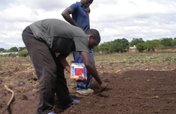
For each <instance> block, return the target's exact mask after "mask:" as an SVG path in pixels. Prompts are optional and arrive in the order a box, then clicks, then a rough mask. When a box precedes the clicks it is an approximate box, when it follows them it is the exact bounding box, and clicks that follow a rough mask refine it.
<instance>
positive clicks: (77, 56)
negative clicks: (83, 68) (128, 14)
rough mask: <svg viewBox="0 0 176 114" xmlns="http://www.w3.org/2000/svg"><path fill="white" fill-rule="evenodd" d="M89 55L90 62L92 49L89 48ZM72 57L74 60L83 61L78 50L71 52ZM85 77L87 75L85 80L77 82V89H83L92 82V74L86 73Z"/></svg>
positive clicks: (92, 55) (92, 58)
mask: <svg viewBox="0 0 176 114" xmlns="http://www.w3.org/2000/svg"><path fill="white" fill-rule="evenodd" d="M89 55H90V58H91V60H92V62H94V54H93V50H89ZM73 57H74V60H75V61H83V60H82V57H81V55H80V54H79V52H73ZM87 77H88V79H87V80H84V81H81V82H77V90H85V89H88V88H89V87H90V84H91V83H92V75H90V74H88V75H87Z"/></svg>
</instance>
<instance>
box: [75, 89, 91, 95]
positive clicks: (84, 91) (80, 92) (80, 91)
mask: <svg viewBox="0 0 176 114" xmlns="http://www.w3.org/2000/svg"><path fill="white" fill-rule="evenodd" d="M77 92H78V93H79V94H81V95H88V94H91V93H93V92H94V90H92V89H87V90H78V91H77Z"/></svg>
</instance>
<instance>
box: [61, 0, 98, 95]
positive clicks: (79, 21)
mask: <svg viewBox="0 0 176 114" xmlns="http://www.w3.org/2000/svg"><path fill="white" fill-rule="evenodd" d="M92 2H93V0H81V1H80V2H76V3H74V4H72V5H71V6H70V7H68V8H66V9H65V10H64V11H63V12H62V16H63V17H64V19H65V20H66V21H67V22H69V23H70V24H72V25H74V26H77V27H80V28H82V29H83V30H84V31H87V30H88V29H90V21H89V13H90V8H89V6H90V5H91V4H92ZM70 15H72V17H71V16H70ZM89 55H90V58H91V60H92V62H93V63H94V62H95V61H94V54H93V50H92V49H90V50H89ZM73 57H74V60H75V61H83V60H82V57H81V55H80V54H79V53H78V52H73ZM91 82H92V76H91V75H90V74H88V79H87V80H85V81H82V82H77V92H79V93H82V92H83V93H84V94H85V93H87V94H88V93H92V92H93V90H92V89H90V88H89V87H90V84H91Z"/></svg>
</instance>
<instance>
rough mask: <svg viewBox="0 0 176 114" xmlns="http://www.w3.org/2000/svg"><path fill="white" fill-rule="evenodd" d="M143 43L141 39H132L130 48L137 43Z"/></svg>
mask: <svg viewBox="0 0 176 114" xmlns="http://www.w3.org/2000/svg"><path fill="white" fill-rule="evenodd" d="M144 42H145V41H144V40H143V39H142V38H133V40H132V41H131V42H130V46H134V45H137V44H138V43H144Z"/></svg>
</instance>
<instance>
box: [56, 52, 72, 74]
mask: <svg viewBox="0 0 176 114" xmlns="http://www.w3.org/2000/svg"><path fill="white" fill-rule="evenodd" d="M68 55H69V54H59V55H58V59H59V61H60V63H61V64H62V66H63V67H64V69H65V70H66V71H68V72H69V73H70V66H69V64H68V62H67V60H66V57H67V56H68Z"/></svg>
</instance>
